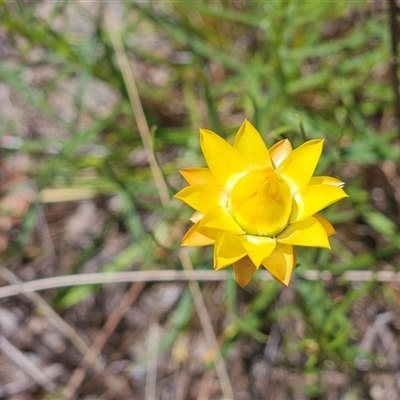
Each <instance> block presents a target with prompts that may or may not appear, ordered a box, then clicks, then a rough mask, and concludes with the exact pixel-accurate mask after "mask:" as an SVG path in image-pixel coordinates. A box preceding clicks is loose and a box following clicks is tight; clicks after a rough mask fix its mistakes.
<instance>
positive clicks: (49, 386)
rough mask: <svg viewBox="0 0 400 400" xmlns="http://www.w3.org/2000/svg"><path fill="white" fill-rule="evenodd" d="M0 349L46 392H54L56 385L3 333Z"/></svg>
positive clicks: (0, 336)
mask: <svg viewBox="0 0 400 400" xmlns="http://www.w3.org/2000/svg"><path fill="white" fill-rule="evenodd" d="M0 350H1V351H2V352H3V353H4V354H5V355H6V356H7V357H8V358H9V359H10V360H11V361H12V362H13V363H14V364H15V365H17V366H18V367H19V368H21V369H22V370H23V371H24V372H25V373H26V374H27V375H28V376H29V377H30V378H32V379H33V380H34V381H35V382H36V383H37V384H38V385H40V386H42V387H43V388H44V389H45V390H47V391H48V392H54V391H55V390H56V389H57V386H56V385H55V384H54V382H53V381H52V380H51V379H49V377H48V376H47V375H46V374H45V373H43V372H42V371H41V370H40V369H39V368H38V367H37V366H36V365H35V364H34V363H33V362H32V361H31V360H29V358H27V357H26V356H25V355H24V354H23V353H21V352H20V351H19V350H18V349H17V348H16V347H14V346H13V345H12V344H11V343H10V342H9V341H8V340H7V339H6V338H5V337H4V336H3V335H0Z"/></svg>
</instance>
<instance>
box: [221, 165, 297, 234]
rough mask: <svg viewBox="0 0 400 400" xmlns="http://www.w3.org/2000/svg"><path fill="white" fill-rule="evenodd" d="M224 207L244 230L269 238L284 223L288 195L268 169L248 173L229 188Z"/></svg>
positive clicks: (288, 210) (281, 181)
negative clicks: (227, 198) (226, 205)
mask: <svg viewBox="0 0 400 400" xmlns="http://www.w3.org/2000/svg"><path fill="white" fill-rule="evenodd" d="M228 210H229V212H230V213H231V215H232V216H233V218H235V220H236V222H237V223H238V224H239V225H240V226H241V227H242V228H243V230H245V231H246V232H247V233H249V234H251V235H256V236H269V237H273V236H276V235H277V234H279V233H280V232H282V231H283V229H284V228H285V227H286V226H287V225H288V222H289V218H290V214H291V212H292V195H291V193H290V189H289V186H288V185H287V183H286V182H285V180H284V179H283V178H282V177H281V176H280V175H278V174H277V173H275V172H274V171H273V169H272V168H265V169H260V170H255V171H251V172H249V173H248V174H247V175H245V176H244V177H242V178H241V179H240V180H239V181H238V182H237V183H236V184H235V186H234V187H233V189H232V192H231V195H230V198H229V201H228Z"/></svg>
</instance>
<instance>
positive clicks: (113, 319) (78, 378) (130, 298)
mask: <svg viewBox="0 0 400 400" xmlns="http://www.w3.org/2000/svg"><path fill="white" fill-rule="evenodd" d="M144 286H145V283H144V282H135V283H134V284H132V285H131V287H130V288H129V291H128V293H127V294H126V295H125V297H124V298H123V300H122V302H121V304H120V305H119V307H117V308H116V309H115V310H114V311H113V313H112V314H111V315H110V317H109V318H108V320H107V321H106V323H105V324H104V326H103V329H102V330H101V331H100V332H99V333H98V334H97V336H96V337H95V339H94V341H93V344H92V346H91V347H90V350H91V352H92V353H93V354H94V355H95V356H96V357H98V356H99V355H100V352H101V350H102V348H103V347H104V345H105V344H106V342H107V340H108V338H109V337H110V335H111V334H112V333H113V332H114V330H115V328H116V327H117V326H118V324H119V323H120V321H121V319H122V317H123V316H124V315H125V313H126V312H127V311H128V309H129V307H131V305H132V304H133V303H134V302H135V301H136V299H137V298H138V296H139V294H140V293H141V291H142V290H143V288H144ZM86 362H87V356H85V357H84V358H83V360H82V361H81V363H80V365H79V366H78V368H77V369H76V370H75V372H74V373H73V375H72V377H71V378H70V380H69V381H68V383H67V385H66V386H65V389H64V390H63V393H62V397H63V399H71V398H73V396H74V395H75V393H76V391H77V389H78V388H79V386H80V385H81V383H82V382H83V380H84V379H85V376H86V372H87V369H86V368H85V364H86Z"/></svg>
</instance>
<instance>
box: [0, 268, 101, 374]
mask: <svg viewBox="0 0 400 400" xmlns="http://www.w3.org/2000/svg"><path fill="white" fill-rule="evenodd" d="M0 274H1V276H2V277H3V278H4V279H5V280H6V281H8V282H10V283H12V284H13V285H11V286H13V287H14V288H15V289H16V290H18V291H19V294H23V295H24V296H26V297H27V298H28V299H29V300H31V301H32V302H33V303H34V304H35V305H36V307H37V308H38V309H39V310H40V311H41V312H42V313H43V314H44V315H45V316H46V317H48V319H49V322H50V323H51V324H52V325H53V326H54V327H55V328H56V329H57V330H58V331H59V332H61V333H62V334H63V335H65V336H66V337H67V338H68V339H69V340H70V341H71V343H73V344H74V346H75V347H76V348H77V349H78V350H79V351H80V352H81V353H82V354H83V355H85V354H87V353H89V354H88V357H89V362H90V364H91V365H93V366H94V368H95V370H96V371H97V372H101V371H102V370H103V367H102V365H101V363H100V362H99V361H98V360H97V358H96V357H95V356H94V354H93V353H92V352H91V350H90V348H89V346H88V345H87V344H86V343H85V341H84V340H83V339H82V338H81V337H80V336H79V335H78V334H77V333H76V332H75V330H74V329H73V328H72V327H71V326H70V325H68V324H67V323H66V322H65V321H64V320H63V319H62V318H61V317H60V316H59V315H58V314H57V313H56V312H55V311H54V310H53V309H52V308H51V307H50V306H49V305H48V304H47V303H46V302H45V301H44V300H43V299H42V298H41V297H40V296H39V295H38V294H37V293H35V292H33V291H32V290H30V289H29V288H28V287H27V286H26V284H25V283H24V282H22V281H21V280H20V279H19V278H18V277H17V276H16V275H14V274H13V273H12V272H11V271H10V270H8V269H7V268H5V267H3V266H2V265H0ZM8 287H10V286H8Z"/></svg>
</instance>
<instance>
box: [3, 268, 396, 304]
mask: <svg viewBox="0 0 400 400" xmlns="http://www.w3.org/2000/svg"><path fill="white" fill-rule="evenodd" d="M228 276H229V273H228V272H227V271H218V272H216V271H212V270H195V271H174V270H159V271H124V272H99V273H93V274H80V275H79V274H78V275H62V276H54V277H51V278H44V279H37V280H34V281H29V282H24V287H23V288H21V286H20V285H18V284H12V285H8V286H3V287H0V299H4V298H6V297H12V296H16V295H19V294H26V293H28V292H35V291H40V290H47V289H56V288H61V287H68V286H82V285H101V284H112V283H128V282H177V281H181V282H185V281H208V282H220V281H226V280H227V279H228ZM257 276H258V278H259V279H261V280H262V281H270V280H274V278H273V277H272V276H271V274H270V273H269V272H268V271H258V274H257ZM295 276H297V277H298V278H300V279H305V280H308V281H330V280H331V279H335V278H337V279H341V280H343V281H347V282H367V281H377V282H400V272H394V271H378V272H373V271H356V270H355V271H346V272H345V273H343V274H342V275H334V274H332V272H330V271H327V270H325V271H316V270H308V271H302V272H301V273H297V274H296V275H295Z"/></svg>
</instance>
